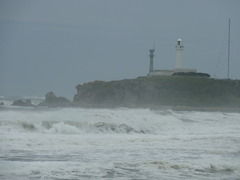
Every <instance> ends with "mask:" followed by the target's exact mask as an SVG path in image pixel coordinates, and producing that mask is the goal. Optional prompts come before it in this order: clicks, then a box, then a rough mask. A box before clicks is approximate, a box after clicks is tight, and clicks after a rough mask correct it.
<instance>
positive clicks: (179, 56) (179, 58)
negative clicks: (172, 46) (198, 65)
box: [176, 39, 184, 69]
mask: <svg viewBox="0 0 240 180" xmlns="http://www.w3.org/2000/svg"><path fill="white" fill-rule="evenodd" d="M176 69H184V67H183V41H182V39H178V40H177V45H176Z"/></svg>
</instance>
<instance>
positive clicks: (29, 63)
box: [0, 0, 240, 97]
mask: <svg viewBox="0 0 240 180" xmlns="http://www.w3.org/2000/svg"><path fill="white" fill-rule="evenodd" d="M229 18H230V19H231V63H230V78H231V79H240V45H239V44H240V1H239V0H39V1H34V0H0V95H2V96H13V95H22V96H44V95H45V94H46V93H47V92H48V91H54V92H55V93H56V94H57V95H58V96H67V97H72V96H73V95H74V94H75V93H76V90H75V86H76V85H77V84H83V83H85V82H89V81H94V80H104V81H110V80H120V79H126V78H127V79H128V78H136V77H138V76H145V75H147V73H148V71H149V52H148V50H149V49H150V48H152V47H153V44H154V42H155V49H156V51H155V58H154V69H174V67H175V59H176V58H175V57H176V55H175V45H176V41H177V39H178V38H182V39H183V43H184V66H185V68H195V69H197V71H198V72H205V73H209V74H210V75H211V76H212V77H214V78H226V77H227V38H228V19H229Z"/></svg>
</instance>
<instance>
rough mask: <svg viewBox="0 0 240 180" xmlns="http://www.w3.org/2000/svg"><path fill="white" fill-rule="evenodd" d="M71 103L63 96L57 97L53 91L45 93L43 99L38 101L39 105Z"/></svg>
mask: <svg viewBox="0 0 240 180" xmlns="http://www.w3.org/2000/svg"><path fill="white" fill-rule="evenodd" d="M70 105H71V101H70V100H68V99H67V98H65V97H57V96H56V95H55V94H54V93H53V92H48V93H47V94H46V95H45V101H43V102H41V103H39V106H49V107H67V106H70Z"/></svg>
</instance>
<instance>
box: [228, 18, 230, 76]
mask: <svg viewBox="0 0 240 180" xmlns="http://www.w3.org/2000/svg"><path fill="white" fill-rule="evenodd" d="M229 64H230V19H229V21H228V79H229Z"/></svg>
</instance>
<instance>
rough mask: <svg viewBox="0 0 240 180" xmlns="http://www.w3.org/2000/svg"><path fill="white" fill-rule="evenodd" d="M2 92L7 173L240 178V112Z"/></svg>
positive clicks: (0, 154)
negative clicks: (67, 101)
mask: <svg viewBox="0 0 240 180" xmlns="http://www.w3.org/2000/svg"><path fill="white" fill-rule="evenodd" d="M0 99H1V100H0V101H2V102H4V105H2V106H1V107H0V179H1V180H9V179H15V180H25V179H30V180H36V179H45V180H46V179H47V180H48V179H49V180H50V179H55V180H63V179H65V180H76V179H117V180H118V179H124V180H125V179H129V180H130V179H131V180H133V179H138V180H149V179H171V180H174V179H199V180H200V179H201V180H202V179H211V180H212V179H216V180H218V179H226V180H227V179H239V178H240V113H229V112H228V113H226V112H218V111H216V112H200V111H173V110H171V109H159V110H151V109H128V108H114V109H86V108H45V107H41V108H40V107H35V108H33V107H29V108H26V107H13V106H11V105H10V104H11V102H12V101H13V100H14V98H5V97H1V98H0ZM41 100H42V98H40V99H39V98H37V97H35V98H34V100H33V103H35V102H36V103H37V102H39V101H41Z"/></svg>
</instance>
